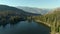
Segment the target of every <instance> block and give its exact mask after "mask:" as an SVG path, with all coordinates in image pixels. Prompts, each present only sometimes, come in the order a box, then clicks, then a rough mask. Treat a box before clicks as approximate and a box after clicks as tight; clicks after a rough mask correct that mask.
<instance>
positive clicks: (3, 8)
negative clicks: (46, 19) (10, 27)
mask: <svg viewBox="0 0 60 34" xmlns="http://www.w3.org/2000/svg"><path fill="white" fill-rule="evenodd" d="M0 11H2V12H6V11H7V12H13V13H16V14H20V15H28V16H30V15H40V14H35V13H29V12H26V11H24V10H22V9H19V8H16V7H11V6H7V5H0ZM16 14H15V15H16Z"/></svg>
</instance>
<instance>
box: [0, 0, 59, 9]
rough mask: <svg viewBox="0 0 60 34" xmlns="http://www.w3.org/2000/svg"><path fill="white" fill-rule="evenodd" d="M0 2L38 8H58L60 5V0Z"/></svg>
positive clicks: (2, 0) (1, 2) (9, 0)
mask: <svg viewBox="0 0 60 34" xmlns="http://www.w3.org/2000/svg"><path fill="white" fill-rule="evenodd" d="M0 4H4V5H10V6H28V7H38V8H56V7H60V0H0Z"/></svg>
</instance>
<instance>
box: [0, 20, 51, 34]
mask: <svg viewBox="0 0 60 34" xmlns="http://www.w3.org/2000/svg"><path fill="white" fill-rule="evenodd" d="M49 31H50V30H49V28H47V27H45V26H43V25H42V24H38V23H35V22H28V21H21V22H19V23H18V24H15V25H10V24H7V25H6V27H2V26H1V27H0V34H49Z"/></svg>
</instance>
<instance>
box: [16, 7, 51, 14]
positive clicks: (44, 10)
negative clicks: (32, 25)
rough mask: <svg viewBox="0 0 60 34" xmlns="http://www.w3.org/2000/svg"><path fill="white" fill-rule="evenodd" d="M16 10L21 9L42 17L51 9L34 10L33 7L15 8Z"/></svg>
mask: <svg viewBox="0 0 60 34" xmlns="http://www.w3.org/2000/svg"><path fill="white" fill-rule="evenodd" d="M16 8H19V9H22V10H24V11H26V12H30V13H35V14H42V15H43V14H46V13H48V12H49V11H51V9H41V8H34V7H22V6H17V7H16Z"/></svg>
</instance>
